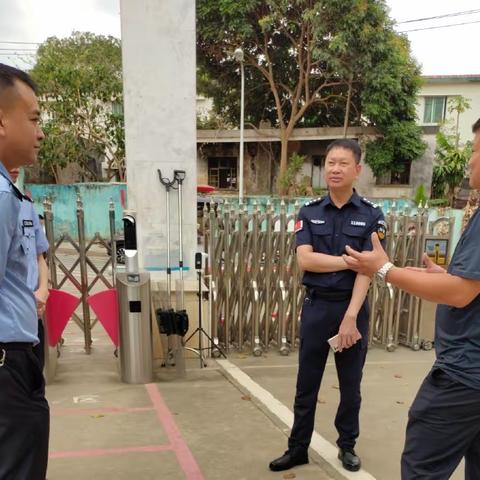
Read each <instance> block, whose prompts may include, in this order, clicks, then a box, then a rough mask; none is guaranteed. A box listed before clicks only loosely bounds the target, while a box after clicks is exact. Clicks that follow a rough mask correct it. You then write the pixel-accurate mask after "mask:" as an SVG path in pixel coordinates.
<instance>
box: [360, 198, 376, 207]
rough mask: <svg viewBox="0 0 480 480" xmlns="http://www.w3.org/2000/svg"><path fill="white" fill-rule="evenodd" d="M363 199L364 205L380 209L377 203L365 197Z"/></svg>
mask: <svg viewBox="0 0 480 480" xmlns="http://www.w3.org/2000/svg"><path fill="white" fill-rule="evenodd" d="M361 198H362V202H363V203H366V204H367V205H369V206H370V207H373V208H378V205H377V204H376V203H373V202H371V201H370V200H369V199H368V198H365V197H361Z"/></svg>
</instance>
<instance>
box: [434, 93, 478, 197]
mask: <svg viewBox="0 0 480 480" xmlns="http://www.w3.org/2000/svg"><path fill="white" fill-rule="evenodd" d="M469 108H470V101H469V99H467V98H464V97H462V96H461V95H458V96H455V97H452V98H450V99H449V101H448V112H449V113H450V114H455V118H454V119H453V121H450V122H449V121H447V122H444V123H443V125H442V126H441V128H440V131H439V132H438V133H437V137H436V140H437V144H436V148H435V162H436V164H435V165H434V167H433V178H432V191H433V195H434V197H436V198H438V197H442V196H444V195H445V194H446V195H447V197H448V202H449V205H451V206H453V202H454V198H455V189H456V188H457V187H458V186H460V184H461V183H462V180H463V179H464V177H465V172H466V168H467V164H468V160H469V159H470V156H471V154H472V145H471V142H467V143H466V144H465V145H460V134H459V132H458V128H459V120H460V115H461V114H462V113H464V112H465V111H467V110H468V109H469ZM452 123H453V125H452Z"/></svg>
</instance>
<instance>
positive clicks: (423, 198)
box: [413, 183, 427, 206]
mask: <svg viewBox="0 0 480 480" xmlns="http://www.w3.org/2000/svg"><path fill="white" fill-rule="evenodd" d="M413 201H414V202H415V205H417V206H418V205H420V204H421V205H425V203H426V202H427V195H426V193H425V185H423V183H422V185H419V186H418V187H417V191H416V192H415V198H414V199H413Z"/></svg>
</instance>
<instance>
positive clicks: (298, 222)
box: [294, 220, 303, 233]
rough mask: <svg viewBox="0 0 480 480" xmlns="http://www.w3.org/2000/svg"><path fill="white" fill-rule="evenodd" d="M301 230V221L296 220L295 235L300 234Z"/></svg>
mask: <svg viewBox="0 0 480 480" xmlns="http://www.w3.org/2000/svg"><path fill="white" fill-rule="evenodd" d="M302 230H303V220H297V221H296V222H295V226H294V231H295V233H298V232H301V231H302Z"/></svg>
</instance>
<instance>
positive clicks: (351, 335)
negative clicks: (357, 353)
mask: <svg viewBox="0 0 480 480" xmlns="http://www.w3.org/2000/svg"><path fill="white" fill-rule="evenodd" d="M361 338H362V335H361V333H360V332H359V331H358V329H357V318H356V317H355V316H351V315H348V314H345V316H344V317H343V320H342V323H341V324H340V328H339V329H338V347H337V348H338V351H339V352H341V351H342V350H344V349H347V348H350V347H351V346H352V345H355V344H356V343H357V342H358V341H359V340H360V339H361Z"/></svg>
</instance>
